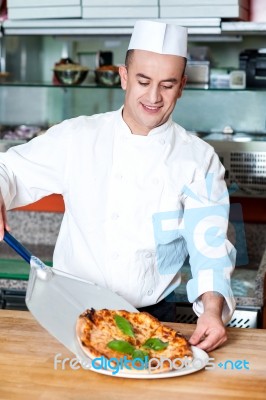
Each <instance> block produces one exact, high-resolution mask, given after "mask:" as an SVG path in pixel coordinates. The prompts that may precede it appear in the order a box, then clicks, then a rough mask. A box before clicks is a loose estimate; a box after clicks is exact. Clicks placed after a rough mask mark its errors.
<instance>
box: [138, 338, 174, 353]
mask: <svg viewBox="0 0 266 400" xmlns="http://www.w3.org/2000/svg"><path fill="white" fill-rule="evenodd" d="M167 346H168V342H163V341H162V340H161V339H158V338H150V339H148V340H146V342H145V343H144V345H143V347H147V348H148V349H152V350H156V351H158V350H164V349H166V347H167Z"/></svg>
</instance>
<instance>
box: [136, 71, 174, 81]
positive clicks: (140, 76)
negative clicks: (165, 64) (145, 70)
mask: <svg viewBox="0 0 266 400" xmlns="http://www.w3.org/2000/svg"><path fill="white" fill-rule="evenodd" d="M136 76H137V77H138V78H143V79H151V78H150V77H149V76H146V75H144V74H140V73H139V74H136ZM161 82H171V83H177V79H176V78H169V79H163V80H161Z"/></svg>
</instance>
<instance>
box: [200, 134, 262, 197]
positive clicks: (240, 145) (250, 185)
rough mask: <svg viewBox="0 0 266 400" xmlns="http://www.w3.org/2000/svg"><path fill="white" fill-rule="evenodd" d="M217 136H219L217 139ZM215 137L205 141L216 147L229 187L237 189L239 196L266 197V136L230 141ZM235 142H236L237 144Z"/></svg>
mask: <svg viewBox="0 0 266 400" xmlns="http://www.w3.org/2000/svg"><path fill="white" fill-rule="evenodd" d="M215 135H216V136H215ZM222 135H223V136H226V135H224V134H218V136H217V134H213V135H209V136H205V137H204V140H205V141H207V142H208V143H209V144H210V145H211V146H213V147H214V149H215V151H216V152H217V154H218V155H219V157H220V160H221V162H222V164H223V165H224V167H225V169H226V175H225V178H226V182H227V184H228V186H230V185H237V187H238V190H237V191H236V192H235V194H236V195H238V196H241V195H243V196H251V197H252V196H254V197H266V140H265V139H266V135H265V134H263V135H257V140H254V138H255V136H256V135H254V136H253V135H252V140H251V139H250V136H249V135H246V134H239V136H237V135H236V136H234V135H231V136H232V137H231V138H230V140H228V139H227V140H226V138H224V137H223V139H221V136H222ZM234 138H235V139H236V140H234Z"/></svg>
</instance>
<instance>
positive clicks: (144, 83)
mask: <svg viewBox="0 0 266 400" xmlns="http://www.w3.org/2000/svg"><path fill="white" fill-rule="evenodd" d="M138 83H139V85H141V86H148V85H149V82H142V81H139V82H138Z"/></svg>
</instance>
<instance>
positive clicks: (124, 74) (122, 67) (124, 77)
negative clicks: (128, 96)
mask: <svg viewBox="0 0 266 400" xmlns="http://www.w3.org/2000/svg"><path fill="white" fill-rule="evenodd" d="M119 75H120V79H121V87H122V89H124V90H126V88H127V68H126V66H125V65H120V66H119Z"/></svg>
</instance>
